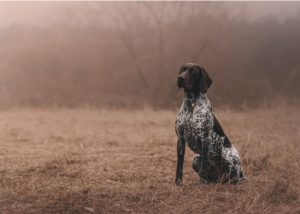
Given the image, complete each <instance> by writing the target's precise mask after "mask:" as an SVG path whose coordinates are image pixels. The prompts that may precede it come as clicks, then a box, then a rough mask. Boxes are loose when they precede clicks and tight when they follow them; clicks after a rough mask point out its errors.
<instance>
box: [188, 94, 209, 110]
mask: <svg viewBox="0 0 300 214" xmlns="http://www.w3.org/2000/svg"><path fill="white" fill-rule="evenodd" d="M206 99H207V98H206V95H205V94H203V93H200V92H199V93H197V94H196V93H193V92H187V91H185V92H184V97H183V105H184V107H185V108H186V109H188V110H193V109H194V107H195V106H196V105H197V103H198V100H206Z"/></svg>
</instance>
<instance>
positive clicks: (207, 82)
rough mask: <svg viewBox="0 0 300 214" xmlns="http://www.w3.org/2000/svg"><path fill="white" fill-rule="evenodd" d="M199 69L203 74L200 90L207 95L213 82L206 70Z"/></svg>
mask: <svg viewBox="0 0 300 214" xmlns="http://www.w3.org/2000/svg"><path fill="white" fill-rule="evenodd" d="M199 68H200V74H201V77H200V86H199V89H200V92H201V93H203V94H205V93H206V92H207V89H208V88H209V87H210V86H211V84H212V80H211V78H210V76H209V75H208V73H207V72H206V70H205V69H204V68H202V67H200V66H199Z"/></svg>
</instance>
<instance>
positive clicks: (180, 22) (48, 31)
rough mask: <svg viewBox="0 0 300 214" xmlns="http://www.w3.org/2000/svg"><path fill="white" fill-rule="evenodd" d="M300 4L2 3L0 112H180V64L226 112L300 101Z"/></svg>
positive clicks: (0, 16) (0, 22)
mask: <svg viewBox="0 0 300 214" xmlns="http://www.w3.org/2000/svg"><path fill="white" fill-rule="evenodd" d="M299 11H300V3H298V2H287V3H286V2H276V3H274V2H238V3H234V2H152V3H151V2H87V3H84V2H0V107H15V106H34V107H44V106H64V107H77V106H87V105H88V106H97V107H101V106H114V107H129V108H130V107H134V108H136V107H143V106H153V107H158V108H174V107H175V106H178V103H179V102H180V100H181V97H182V94H181V92H178V90H177V87H176V76H177V73H178V70H179V67H180V65H182V64H184V63H186V62H196V63H199V64H200V65H202V66H204V67H205V68H206V70H207V71H208V72H209V74H210V76H211V77H212V79H213V85H212V87H211V89H210V90H209V92H208V94H209V97H210V99H211V100H212V102H213V103H214V105H216V106H222V105H223V106H227V105H230V106H237V107H239V106H245V105H246V106H261V105H267V106H271V105H273V104H274V103H276V102H277V101H278V100H281V102H284V103H288V104H294V103H298V101H299V99H298V96H299V92H300V86H299V80H300V40H299V38H300V28H299V26H300V12H299Z"/></svg>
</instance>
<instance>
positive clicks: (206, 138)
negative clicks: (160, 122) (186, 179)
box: [175, 63, 244, 185]
mask: <svg viewBox="0 0 300 214" xmlns="http://www.w3.org/2000/svg"><path fill="white" fill-rule="evenodd" d="M211 84H212V80H211V78H210V76H209V75H208V73H207V72H206V70H205V69H204V68H203V67H201V66H199V65H198V64H195V63H186V64H184V65H183V66H182V67H181V68H180V70H179V75H178V78H177V86H178V88H179V89H180V88H183V89H184V98H183V103H182V105H181V108H180V111H179V113H178V115H177V118H176V122H175V130H176V134H177V136H178V141H177V168H176V179H175V183H176V184H177V185H178V184H180V183H182V176H183V162H184V155H185V145H186V144H187V145H188V146H189V148H190V149H191V150H192V151H193V152H195V153H196V154H197V155H196V156H195V157H194V159H193V162H192V168H193V169H194V171H196V173H198V175H199V177H200V180H202V181H203V182H205V183H211V182H215V183H217V182H222V183H227V182H229V183H231V184H237V183H238V182H239V181H240V180H241V179H243V178H244V175H243V172H242V170H241V160H240V156H239V153H238V151H237V149H236V148H235V147H234V146H233V145H232V143H231V142H230V140H229V139H228V137H227V136H226V135H225V133H224V131H223V129H222V127H221V125H220V123H219V121H218V120H217V118H216V116H215V115H214V113H213V111H212V107H211V103H210V101H209V100H208V98H207V96H206V92H207V90H208V88H209V87H210V86H211Z"/></svg>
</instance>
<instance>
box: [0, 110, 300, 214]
mask: <svg viewBox="0 0 300 214" xmlns="http://www.w3.org/2000/svg"><path fill="white" fill-rule="evenodd" d="M215 113H216V115H217V116H218V118H219V120H220V122H221V124H222V126H223V128H224V130H225V132H226V133H227V135H228V136H229V138H230V139H231V141H232V142H233V143H234V145H235V146H236V147H237V148H238V150H239V151H240V154H241V158H242V167H243V170H244V173H245V175H246V177H247V180H246V181H243V182H242V183H240V184H238V185H223V184H209V185H206V184H203V183H201V182H200V181H199V179H198V177H197V175H196V174H195V173H194V172H193V170H192V168H191V161H192V157H193V153H192V152H191V151H190V150H189V149H188V148H187V149H186V159H185V166H184V176H183V184H182V185H181V186H176V185H175V183H174V182H175V169H176V135H175V130H174V125H175V124H174V120H175V117H176V111H163V110H159V111H154V110H150V109H145V110H137V111H128V110H104V109H102V110H99V109H98V110H97V109H48V110H47V109H46V110H45V109H44V110H41V109H39V110H37V109H35V110H34V109H12V110H2V111H1V112H0V213H220V212H222V213H300V203H299V200H300V199H299V180H300V179H299V176H300V170H299V161H300V155H299V154H300V153H299V152H300V151H299V138H300V117H299V115H300V114H299V113H300V111H299V110H298V109H297V108H292V107H282V108H281V107H277V108H275V109H260V110H243V111H233V110H230V109H223V110H216V111H215Z"/></svg>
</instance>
